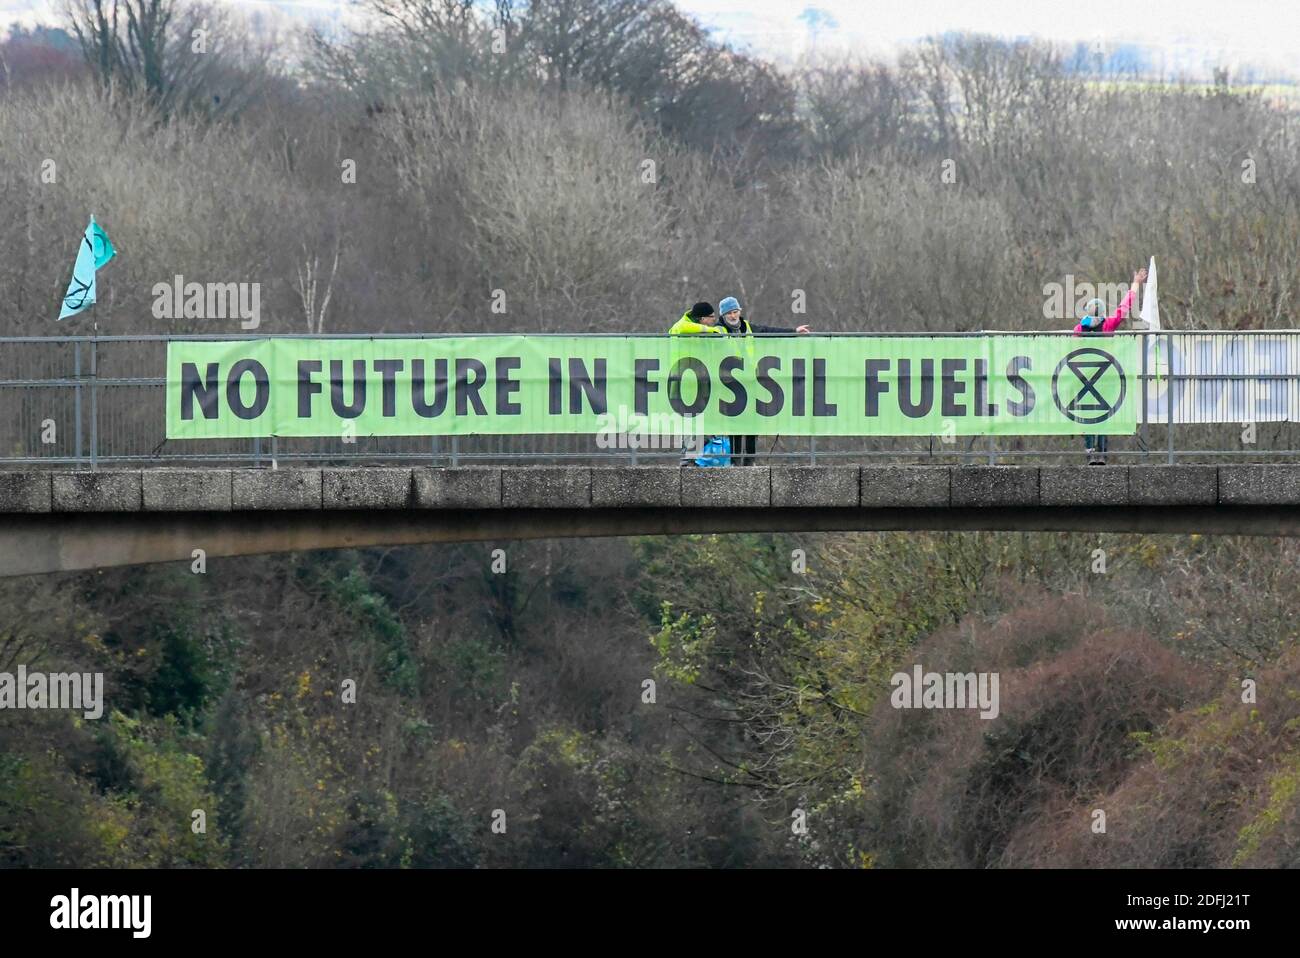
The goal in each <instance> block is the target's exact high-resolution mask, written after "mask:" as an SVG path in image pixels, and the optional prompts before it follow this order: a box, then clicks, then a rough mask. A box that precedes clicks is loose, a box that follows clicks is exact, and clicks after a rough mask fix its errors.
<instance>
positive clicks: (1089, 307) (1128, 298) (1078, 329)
mask: <svg viewBox="0 0 1300 958" xmlns="http://www.w3.org/2000/svg"><path fill="white" fill-rule="evenodd" d="M1146 278H1147V271H1146V267H1145V266H1144V267H1142V269H1140V270H1138V271H1137V272H1136V273H1134V274H1133V285H1131V286H1130V287H1129V288H1128V292H1127V293H1125V294H1124V299H1123V300H1121V301H1120V304H1119V307H1118V308H1117V309H1116V310H1115V312H1113V313H1111V315H1109V316H1107V315H1106V304H1105V303H1104V302H1102V301H1101V300H1100V299H1090V300H1088V302H1087V304H1086V305H1085V306H1084V307H1083V316H1082V317H1080V319H1079V325H1077V326H1075V327H1074V335H1076V336H1108V335H1110V334H1111V333H1113V332H1114V331H1115V330H1116V329H1118V328H1119V325H1120V324H1121V323H1122V322H1124V320H1126V319H1128V317H1129V313H1130V312H1132V310H1133V300H1135V299H1136V298H1137V291H1138V286H1139V285H1141V284H1142V283H1144V282H1146ZM1083 445H1084V448H1085V449H1086V450H1087V452H1088V465H1090V466H1104V465H1106V437H1105V436H1102V435H1098V436H1084V437H1083Z"/></svg>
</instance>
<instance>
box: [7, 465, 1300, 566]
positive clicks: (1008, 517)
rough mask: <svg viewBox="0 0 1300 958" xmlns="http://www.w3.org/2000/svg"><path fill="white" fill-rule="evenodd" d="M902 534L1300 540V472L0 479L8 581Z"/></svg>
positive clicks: (762, 470) (311, 473) (433, 472)
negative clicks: (484, 551)
mask: <svg viewBox="0 0 1300 958" xmlns="http://www.w3.org/2000/svg"><path fill="white" fill-rule="evenodd" d="M900 529H902V530H906V529H914V530H952V531H969V530H1009V531H1028V530H1042V531H1084V532H1102V531H1109V532H1158V533H1186V532H1202V533H1222V534H1246V535H1284V536H1293V535H1300V465H1296V466H1291V465H1172V466H1105V467H1096V466H1094V467H1088V466H881V467H874V466H833V465H832V466H771V467H749V468H740V467H737V468H731V469H693V468H690V469H680V468H676V467H672V468H664V467H611V468H600V467H594V468H593V467H586V466H581V467H580V466H507V467H479V466H468V467H458V468H388V467H349V468H319V469H315V468H314V469H298V468H286V469H214V468H213V469H210V468H189V469H170V468H156V469H143V470H103V471H99V472H59V471H42V472H37V471H31V472H13V471H0V576H13V575H26V574H33V573H42V572H53V571H61V570H73V569H91V568H101V567H109V566H117V565H132V564H138V563H147V562H165V561H180V560H184V561H186V562H188V561H190V559H191V557H192V554H193V550H195V549H203V550H204V552H205V554H206V555H207V556H209V557H214V556H229V555H250V554H256V553H267V552H281V551H298V550H303V549H328V548H354V547H359V546H369V545H402V544H415V543H422V542H466V541H485V542H502V541H508V540H511V539H526V538H547V537H583V536H611V535H614V536H617V535H645V534H650V535H673V534H683V533H693V532H746V531H810V532H811V531H849V530H860V531H872V530H900Z"/></svg>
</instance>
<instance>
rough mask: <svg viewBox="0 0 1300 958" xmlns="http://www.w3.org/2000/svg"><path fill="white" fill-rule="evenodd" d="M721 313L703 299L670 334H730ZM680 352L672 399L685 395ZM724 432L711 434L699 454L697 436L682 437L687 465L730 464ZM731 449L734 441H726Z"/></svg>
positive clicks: (672, 380) (670, 390) (670, 383)
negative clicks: (723, 451)
mask: <svg viewBox="0 0 1300 958" xmlns="http://www.w3.org/2000/svg"><path fill="white" fill-rule="evenodd" d="M717 323H718V316H717V313H715V312H714V311H713V304H712V303H706V302H699V303H696V304H695V305H694V306H692V307H691V308H690V309H688V310H687V311H686V312H684V313H682V318H681V319H679V320H677V322H675V323H673V325H672V328H670V329H669V330H668V335H670V336H694V335H700V334H709V333H713V334H716V335H726V330H724V329H723V328H722V327H721V326H719V325H718V324H717ZM677 358H678V357H677V355H676V353H675V352H674V353H673V356H672V365H673V368H672V369H671V370H670V371H669V374H668V396H669V398H670V399H678V398H680V396H681V388H682V380H681V375H680V374H679V373H678V372H677V371H676V366H677ZM724 439H725V437H723V436H710V437H709V438H708V440H707V442H706V444H705V448H704V453H705V454H704V455H700V456H698V457H697V456H696V446H697V443H696V439H695V437H694V436H685V437H684V438H683V440H682V459H681V464H682V465H683V466H712V465H720V466H725V465H729V464H730V457H729V456H718V455H716V454H717V453H718V452H721V451H722V446H723V445H724ZM726 445H727V446H728V448H727V449H726V452H730V444H729V443H726Z"/></svg>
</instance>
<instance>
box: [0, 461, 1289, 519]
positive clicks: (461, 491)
mask: <svg viewBox="0 0 1300 958" xmlns="http://www.w3.org/2000/svg"><path fill="white" fill-rule="evenodd" d="M1214 505H1219V506H1260V505H1300V466H1293V465H1245V464H1243V465H1221V466H1213V465H1173V466H1163V465H1162V466H1106V467H1095V466H1092V467H1090V466H770V467H769V466H757V467H748V468H734V469H693V468H690V469H680V468H676V467H673V468H665V467H660V466H638V467H609V468H602V467H587V466H503V467H485V466H458V467H430V468H409V469H408V468H389V467H365V466H362V467H345V468H324V469H297V468H285V469H206V468H192V469H170V468H164V469H143V470H132V469H112V470H101V471H98V472H50V471H41V472H36V471H33V472H14V471H4V472H0V513H8V514H16V513H47V512H56V513H105V512H107V513H138V512H146V513H152V512H161V513H166V512H268V511H269V512H301V511H316V510H333V511H340V510H344V511H362V512H365V511H371V510H430V509H431V510H458V511H464V510H481V509H508V510H556V509H625V508H634V509H646V508H691V509H756V508H770V509H814V510H815V509H853V508H860V509H899V510H914V509H935V508H953V509H971V508H973V509H1004V508H1025V507H1044V508H1058V507H1092V508H1105V507H1121V506H1150V507H1160V506H1214Z"/></svg>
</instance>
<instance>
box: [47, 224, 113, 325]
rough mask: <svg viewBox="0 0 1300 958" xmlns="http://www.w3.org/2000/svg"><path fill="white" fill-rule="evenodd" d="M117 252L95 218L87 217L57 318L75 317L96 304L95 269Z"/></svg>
mask: <svg viewBox="0 0 1300 958" xmlns="http://www.w3.org/2000/svg"><path fill="white" fill-rule="evenodd" d="M116 255H117V250H115V249H113V244H112V242H110V241H109V238H108V234H107V233H105V232H104V231H103V230H102V229H100V227H99V224H98V223H96V222H95V217H93V216H92V217H91V218H90V223H89V225H87V226H86V234H85V235H84V236H83V237H82V238H81V246H80V247H79V248H78V249H77V262H76V263H75V264H74V265H73V267H72V282H71V283H69V284H68V291H67V293H65V294H64V296H63V309H62V310H60V311H59V319H66V318H67V317H69V316H75V315H76V314H77V313H79V312H81V311H82V310H83V309H86V308H87V307H89V306H93V305H95V272H96V271H97V270H98V269H99V268H100V267H102V266H105V265H106V264H107V263H108V261H109V260H111V259H112V258H113V257H114V256H116Z"/></svg>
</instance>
